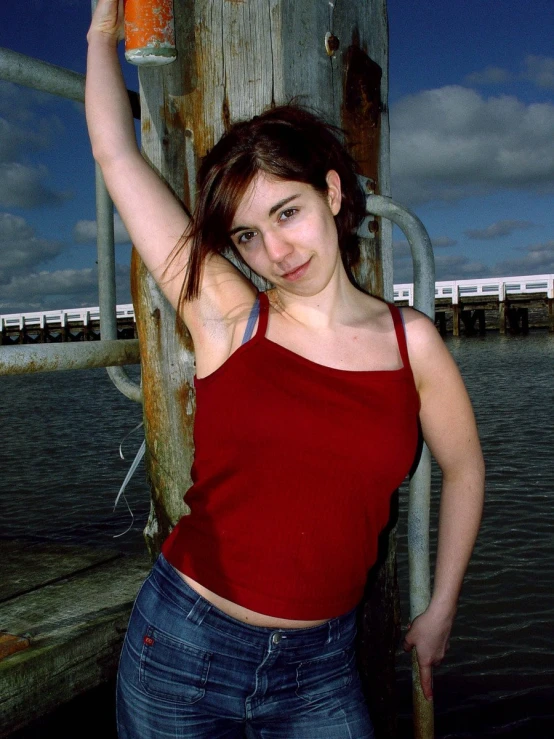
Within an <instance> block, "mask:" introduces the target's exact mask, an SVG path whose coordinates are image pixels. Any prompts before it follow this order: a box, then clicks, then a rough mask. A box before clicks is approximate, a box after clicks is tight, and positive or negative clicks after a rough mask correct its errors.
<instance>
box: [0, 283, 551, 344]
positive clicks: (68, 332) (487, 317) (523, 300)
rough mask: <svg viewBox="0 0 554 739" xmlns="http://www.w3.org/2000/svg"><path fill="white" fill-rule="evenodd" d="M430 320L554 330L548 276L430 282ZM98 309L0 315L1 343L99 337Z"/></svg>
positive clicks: (401, 301)
mask: <svg viewBox="0 0 554 739" xmlns="http://www.w3.org/2000/svg"><path fill="white" fill-rule="evenodd" d="M394 302H395V303H396V304H397V305H400V306H402V305H410V306H411V305H413V303H414V286H413V284H412V283H402V284H398V285H394ZM435 323H436V326H437V328H438V329H439V331H440V332H441V334H442V335H446V334H447V333H451V334H453V335H454V336H461V335H465V336H471V335H474V334H477V333H478V334H485V333H486V331H487V330H498V331H499V332H500V333H501V334H505V333H507V332H508V333H512V334H520V333H526V332H527V331H528V330H529V329H530V328H548V329H549V331H550V332H554V275H551V274H547V275H524V276H519V277H488V278H485V279H480V280H450V281H442V282H436V283H435ZM100 338H101V337H100V309H99V308H97V307H95V308H73V309H68V310H50V311H40V312H32V313H31V312H29V313H8V314H4V315H0V339H1V343H2V344H3V345H9V344H42V343H54V342H60V341H61V342H65V341H98V340H100ZM117 338H118V339H134V338H136V324H135V312H134V309H133V306H132V305H131V304H128V305H118V306H117Z"/></svg>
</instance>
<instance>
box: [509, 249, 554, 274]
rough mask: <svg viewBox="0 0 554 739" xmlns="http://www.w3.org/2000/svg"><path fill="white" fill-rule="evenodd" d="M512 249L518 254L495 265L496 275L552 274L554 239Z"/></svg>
mask: <svg viewBox="0 0 554 739" xmlns="http://www.w3.org/2000/svg"><path fill="white" fill-rule="evenodd" d="M514 251H516V252H517V251H519V253H520V255H519V256H517V257H514V258H512V259H504V260H502V261H501V262H498V263H497V264H496V265H495V269H496V270H497V274H498V276H500V277H502V276H509V275H542V274H554V240H551V241H546V242H544V243H542V244H532V245H529V246H526V247H523V248H520V249H514Z"/></svg>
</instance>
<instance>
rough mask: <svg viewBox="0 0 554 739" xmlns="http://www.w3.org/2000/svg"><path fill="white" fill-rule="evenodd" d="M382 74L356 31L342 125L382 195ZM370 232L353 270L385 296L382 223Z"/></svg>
mask: <svg viewBox="0 0 554 739" xmlns="http://www.w3.org/2000/svg"><path fill="white" fill-rule="evenodd" d="M382 76H383V70H382V69H381V67H380V66H379V64H377V62H375V61H373V59H371V57H370V56H369V55H368V54H367V52H366V51H365V49H364V48H362V45H361V44H360V36H359V32H358V30H357V29H354V30H353V32H352V38H351V44H350V46H349V47H348V48H347V49H346V51H345V53H344V56H343V93H344V94H343V103H342V106H341V123H342V127H343V128H344V130H345V131H346V134H347V137H348V143H349V150H350V153H351V154H352V156H353V157H354V159H355V160H356V162H357V163H358V166H359V168H360V172H361V174H363V175H364V176H365V177H368V178H369V179H370V180H372V182H373V183H374V191H375V192H376V193H378V192H379V147H380V136H381V110H382V105H381V78H382ZM369 230H370V231H371V232H372V233H373V234H374V238H373V239H364V240H363V243H362V244H361V251H362V254H361V263H360V264H359V265H358V266H357V267H356V268H355V269H354V274H355V277H356V279H357V281H358V283H359V284H360V285H361V286H362V287H363V288H364V289H366V290H369V291H370V292H371V293H373V294H374V295H382V294H383V274H382V269H381V243H380V239H379V223H378V221H377V220H373V221H372V222H371V223H370V224H369Z"/></svg>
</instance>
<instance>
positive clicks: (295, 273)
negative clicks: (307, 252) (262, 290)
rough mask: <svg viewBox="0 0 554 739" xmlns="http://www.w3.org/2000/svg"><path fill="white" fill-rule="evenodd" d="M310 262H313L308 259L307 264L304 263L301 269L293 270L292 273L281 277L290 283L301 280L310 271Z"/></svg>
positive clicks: (286, 273)
mask: <svg viewBox="0 0 554 739" xmlns="http://www.w3.org/2000/svg"><path fill="white" fill-rule="evenodd" d="M310 261H311V260H310V259H308V261H307V262H304V264H301V265H300V266H299V267H296V269H293V270H291V271H290V272H285V274H284V275H281V277H282V278H283V279H284V280H289V281H290V282H295V280H299V279H300V278H301V277H303V276H304V275H305V274H306V272H307V271H308V267H309V266H310Z"/></svg>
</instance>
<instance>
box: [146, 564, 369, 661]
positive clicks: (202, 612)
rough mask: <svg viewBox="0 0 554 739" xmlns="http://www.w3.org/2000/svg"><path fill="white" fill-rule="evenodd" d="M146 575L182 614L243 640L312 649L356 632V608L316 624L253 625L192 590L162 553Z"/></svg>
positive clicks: (347, 639)
mask: <svg viewBox="0 0 554 739" xmlns="http://www.w3.org/2000/svg"><path fill="white" fill-rule="evenodd" d="M150 577H151V578H152V579H153V580H154V581H155V582H156V583H157V585H158V588H160V590H161V591H162V592H163V593H164V595H165V596H166V597H167V598H168V599H169V600H170V601H171V602H172V603H173V605H175V606H177V607H178V608H179V609H180V610H181V611H182V612H183V615H184V617H185V618H188V619H189V620H191V621H193V622H194V623H197V624H200V623H204V624H206V625H209V626H212V627H213V628H216V629H217V630H218V631H223V632H226V633H229V635H232V636H233V637H234V638H237V639H240V640H241V641H244V642H247V643H250V642H252V641H255V642H259V643H260V644H261V643H263V644H265V643H267V640H268V638H271V637H273V639H274V641H275V640H278V642H279V643H280V647H281V649H282V648H295V649H297V648H302V649H315V648H317V647H318V646H322V645H324V644H330V643H332V642H337V643H338V642H344V643H346V644H349V643H351V642H352V641H353V639H354V637H355V635H356V609H354V610H352V611H350V612H349V613H346V614H344V615H343V616H339V617H337V618H332V619H330V620H329V621H326V622H325V623H324V624H321V625H319V626H309V627H307V628H298V629H297V628H292V629H283V628H271V627H265V626H253V625H252V624H246V623H244V622H242V621H238V620H237V619H235V618H233V617H232V616H229V615H227V614H226V613H224V612H223V611H221V610H219V608H217V607H216V606H214V605H213V604H212V603H210V602H209V601H208V600H206V599H205V598H203V597H202V596H201V595H199V594H198V593H197V592H196V591H195V590H193V588H191V587H190V586H189V585H188V584H187V583H186V582H185V581H184V580H183V578H182V577H181V576H180V574H179V573H178V572H177V570H176V569H175V568H174V567H173V566H172V565H171V564H170V563H169V562H168V561H167V560H166V559H165V557H164V556H163V554H160V556H159V557H158V559H157V561H156V564H155V565H154V568H153V570H152V573H151V576H150ZM275 635H279V636H275Z"/></svg>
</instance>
